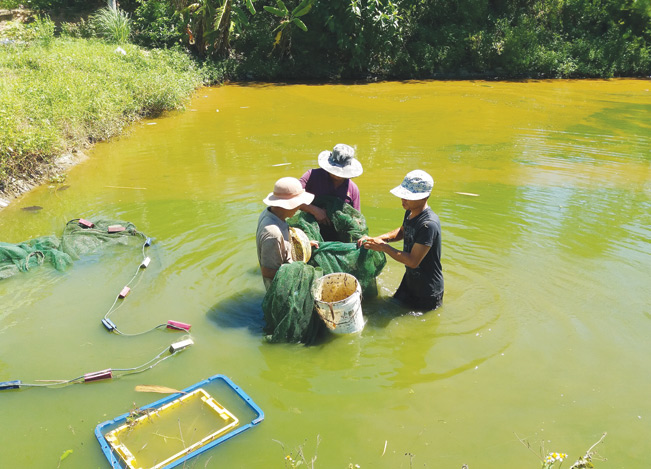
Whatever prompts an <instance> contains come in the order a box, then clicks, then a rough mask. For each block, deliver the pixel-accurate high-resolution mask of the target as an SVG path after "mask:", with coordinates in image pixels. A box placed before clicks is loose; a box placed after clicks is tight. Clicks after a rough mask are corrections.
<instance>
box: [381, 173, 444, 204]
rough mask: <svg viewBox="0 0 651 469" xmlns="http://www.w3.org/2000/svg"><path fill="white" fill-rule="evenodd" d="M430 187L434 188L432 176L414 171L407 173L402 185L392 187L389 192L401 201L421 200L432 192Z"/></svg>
mask: <svg viewBox="0 0 651 469" xmlns="http://www.w3.org/2000/svg"><path fill="white" fill-rule="evenodd" d="M432 187H434V179H432V176H430V175H429V174H427V173H426V172H425V171H421V170H420V169H416V170H414V171H411V172H409V173H407V175H406V176H405V179H403V181H402V184H400V185H399V186H398V187H394V188H393V189H391V191H390V192H391V193H392V194H393V195H395V196H396V197H400V198H401V199H406V200H421V199H424V198H426V197H429V195H430V194H431V192H432Z"/></svg>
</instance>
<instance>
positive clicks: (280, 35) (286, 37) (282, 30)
mask: <svg viewBox="0 0 651 469" xmlns="http://www.w3.org/2000/svg"><path fill="white" fill-rule="evenodd" d="M276 4H277V5H278V8H276V7H272V6H266V5H265V6H263V7H262V8H264V9H265V11H268V12H269V13H271V14H273V15H275V16H278V17H279V18H280V24H279V25H278V26H277V27H276V28H275V29H274V30H273V32H274V33H276V37H275V40H274V48H276V47H278V50H279V52H280V56H281V57H284V56H289V54H290V51H291V46H292V42H291V41H292V28H293V27H294V26H296V27H298V28H299V29H301V30H302V31H307V26H306V25H305V23H304V22H303V20H301V19H300V17H301V16H303V15H306V14H307V13H308V12H309V11H310V10H311V9H312V5H314V0H303V1H302V2H301V3H299V5H298V6H297V7H296V8H294V9H293V10H291V11H290V10H289V9H288V8H287V6H286V5H285V3H284V2H283V0H276Z"/></svg>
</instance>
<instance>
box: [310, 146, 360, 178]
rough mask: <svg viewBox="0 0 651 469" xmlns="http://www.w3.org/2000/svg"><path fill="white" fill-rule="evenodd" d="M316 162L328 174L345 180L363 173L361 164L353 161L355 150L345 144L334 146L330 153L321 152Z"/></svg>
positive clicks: (326, 151)
mask: <svg viewBox="0 0 651 469" xmlns="http://www.w3.org/2000/svg"><path fill="white" fill-rule="evenodd" d="M318 161H319V166H321V167H322V168H323V169H325V170H326V171H327V172H329V173H330V174H334V175H335V176H339V177H342V178H346V179H350V178H354V177H357V176H359V175H361V174H362V172H363V171H364V170H363V169H362V163H360V162H359V161H358V160H356V159H355V149H354V148H353V147H351V146H350V145H346V144H345V143H338V144H336V145H335V147H334V148H333V149H332V151H329V150H325V151H322V152H321V153H319V159H318Z"/></svg>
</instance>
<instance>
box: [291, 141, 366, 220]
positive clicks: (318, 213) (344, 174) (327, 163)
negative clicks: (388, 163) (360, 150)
mask: <svg viewBox="0 0 651 469" xmlns="http://www.w3.org/2000/svg"><path fill="white" fill-rule="evenodd" d="M318 162H319V166H320V168H316V169H310V170H308V171H307V172H306V173H305V174H303V176H301V179H300V181H301V184H302V185H303V188H304V189H305V190H306V191H308V192H311V193H312V194H314V195H315V196H316V197H319V196H323V195H330V196H335V197H338V198H339V199H341V200H343V201H344V202H345V203H347V204H349V205H351V206H352V207H353V208H354V209H355V210H357V211H359V209H360V203H359V188H358V187H357V184H355V183H354V182H353V181H351V178H354V177H357V176H360V175H361V174H362V172H363V171H364V170H363V168H362V164H361V163H360V162H359V160H357V159H356V158H355V149H354V148H353V147H351V146H350V145H346V144H345V143H338V144H337V145H335V146H334V148H333V149H332V151H329V150H325V151H322V152H321V153H319V157H318ZM301 210H303V211H304V212H308V213H311V214H312V215H314V218H316V221H317V222H318V223H319V225H321V226H322V227H323V226H329V225H331V224H332V222H331V220H330V219H329V218H328V215H327V214H326V211H325V210H324V209H322V208H320V207H317V206H316V205H311V204H307V205H305V206H304V207H301Z"/></svg>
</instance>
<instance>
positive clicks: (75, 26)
mask: <svg viewBox="0 0 651 469" xmlns="http://www.w3.org/2000/svg"><path fill="white" fill-rule="evenodd" d="M60 28H61V36H63V37H71V38H77V39H82V38H83V39H90V38H93V37H97V29H96V27H95V23H93V22H92V21H86V20H85V19H84V18H81V19H80V20H79V21H78V22H76V23H66V22H63V23H61V25H60Z"/></svg>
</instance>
